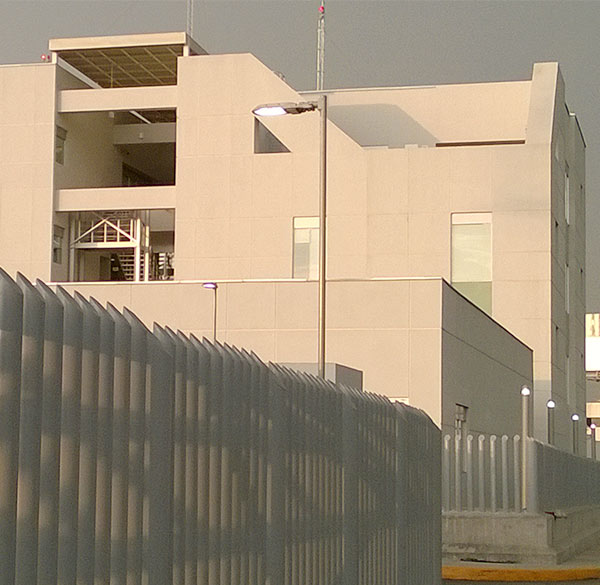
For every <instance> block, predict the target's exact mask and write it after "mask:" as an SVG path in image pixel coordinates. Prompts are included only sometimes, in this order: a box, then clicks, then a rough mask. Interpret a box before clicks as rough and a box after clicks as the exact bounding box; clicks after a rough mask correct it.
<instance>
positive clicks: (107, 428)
mask: <svg viewBox="0 0 600 585" xmlns="http://www.w3.org/2000/svg"><path fill="white" fill-rule="evenodd" d="M90 303H91V305H92V307H93V308H94V310H95V311H96V314H97V315H98V317H99V319H100V340H99V356H98V421H97V422H98V424H97V469H96V525H95V538H94V542H95V554H94V565H95V569H94V573H95V581H96V582H97V583H98V584H99V585H100V584H102V585H104V584H108V583H109V581H110V545H111V540H110V516H111V485H112V459H113V457H112V446H113V388H114V376H115V322H114V321H113V320H112V318H111V317H110V315H109V313H108V311H107V310H106V309H104V307H102V305H100V303H98V301H96V300H95V299H90Z"/></svg>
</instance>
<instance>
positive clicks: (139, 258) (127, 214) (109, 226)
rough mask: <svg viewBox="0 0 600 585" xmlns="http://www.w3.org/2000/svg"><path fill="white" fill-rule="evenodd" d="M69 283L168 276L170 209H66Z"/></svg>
mask: <svg viewBox="0 0 600 585" xmlns="http://www.w3.org/2000/svg"><path fill="white" fill-rule="evenodd" d="M66 215H68V225H69V276H68V281H70V282H97V281H132V282H147V281H151V280H173V277H174V242H175V212H174V210H172V209H152V210H137V211H122V210H119V211H97V212H95V211H94V212H75V213H69V214H66Z"/></svg>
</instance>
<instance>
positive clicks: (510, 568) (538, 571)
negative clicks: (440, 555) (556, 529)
mask: <svg viewBox="0 0 600 585" xmlns="http://www.w3.org/2000/svg"><path fill="white" fill-rule="evenodd" d="M442 578H443V581H444V585H465V584H469V583H470V584H472V583H474V582H485V583H486V585H494V584H498V585H500V584H504V583H515V582H517V583H527V582H528V583H538V584H539V585H542V584H546V583H552V584H553V585H560V584H561V583H564V584H567V583H569V584H572V583H573V582H576V583H577V585H586V584H588V583H589V584H590V585H591V584H592V583H593V584H594V585H598V584H599V583H600V543H596V544H595V545H594V546H593V547H591V548H589V549H588V550H586V551H585V552H583V553H580V554H579V555H577V556H576V557H574V558H573V559H571V560H569V561H567V562H566V563H562V564H560V565H531V564H527V563H478V562H465V561H444V563H443V567H442Z"/></svg>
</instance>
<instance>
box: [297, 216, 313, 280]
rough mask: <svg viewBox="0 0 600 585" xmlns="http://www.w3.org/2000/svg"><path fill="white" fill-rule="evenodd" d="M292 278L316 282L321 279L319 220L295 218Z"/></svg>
mask: <svg viewBox="0 0 600 585" xmlns="http://www.w3.org/2000/svg"><path fill="white" fill-rule="evenodd" d="M292 276H293V277H294V278H306V279H308V280H316V279H317V278H318V277H319V218H318V217H295V218H294V260H293V271H292Z"/></svg>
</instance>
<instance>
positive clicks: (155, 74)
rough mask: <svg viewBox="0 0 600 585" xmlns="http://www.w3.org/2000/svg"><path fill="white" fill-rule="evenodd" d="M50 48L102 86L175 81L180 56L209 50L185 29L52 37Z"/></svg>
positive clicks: (128, 85) (56, 54)
mask: <svg viewBox="0 0 600 585" xmlns="http://www.w3.org/2000/svg"><path fill="white" fill-rule="evenodd" d="M48 48H49V50H50V52H51V53H52V54H53V60H54V59H55V58H59V59H62V60H63V61H65V62H66V63H68V64H69V65H71V66H72V67H74V68H75V69H77V70H78V71H80V72H81V73H83V74H84V75H86V76H87V77H88V78H89V79H91V80H92V81H94V82H95V83H97V84H98V85H99V86H101V87H135V86H148V85H175V84H176V83H177V57H180V56H182V55H205V54H206V51H205V50H204V49H203V48H202V47H201V46H200V45H198V44H197V43H196V42H195V41H194V40H193V39H192V38H190V37H189V36H188V35H187V34H186V33H184V32H171V33H153V34H137V35H120V36H109V37H78V38H68V39H51V40H50V42H49V43H48Z"/></svg>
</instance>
